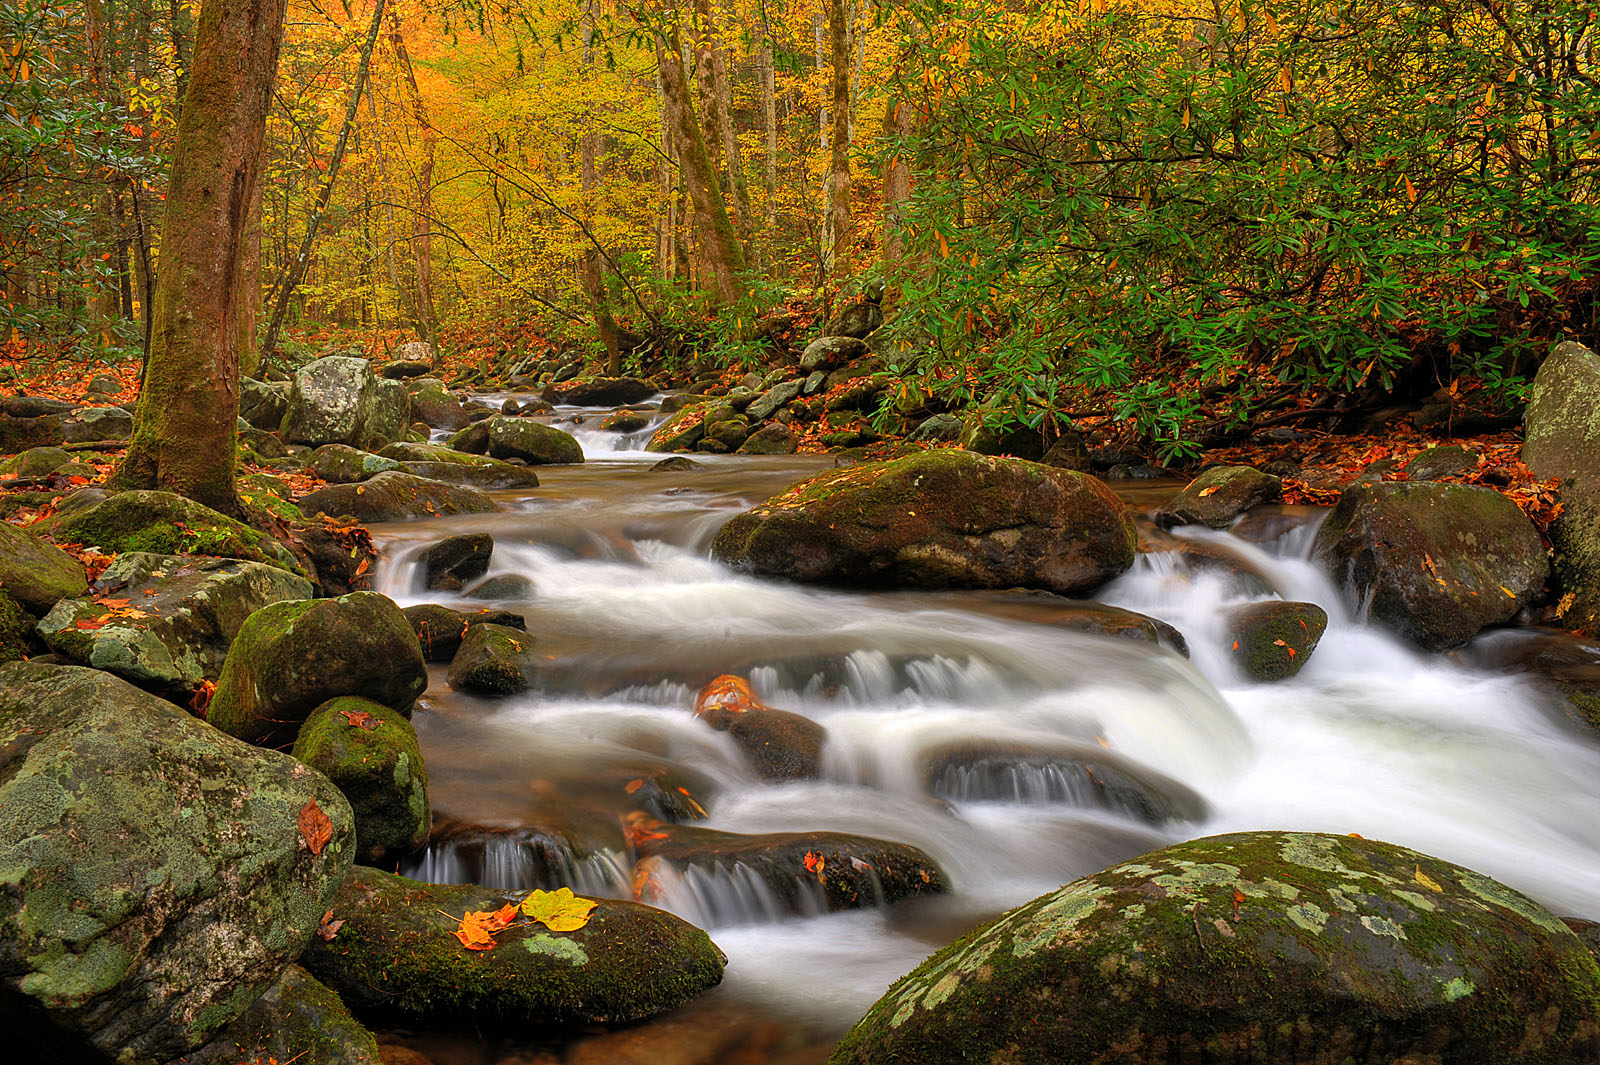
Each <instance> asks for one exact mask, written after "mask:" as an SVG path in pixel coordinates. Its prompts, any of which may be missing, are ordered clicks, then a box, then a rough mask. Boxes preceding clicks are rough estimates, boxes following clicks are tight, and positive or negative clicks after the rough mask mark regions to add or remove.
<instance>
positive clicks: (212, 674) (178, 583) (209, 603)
mask: <svg viewBox="0 0 1600 1065" xmlns="http://www.w3.org/2000/svg"><path fill="white" fill-rule="evenodd" d="M312 591H313V589H312V586H311V582H310V581H308V580H306V579H304V578H303V577H297V576H295V575H294V574H292V573H285V572H284V571H283V570H280V569H276V568H274V567H272V566H266V565H263V564H261V563H259V562H241V561H239V560H237V559H229V558H196V557H192V556H183V555H155V554H149V553H146V552H143V551H131V552H128V553H127V554H123V555H119V556H118V557H117V560H116V561H115V562H113V563H112V564H111V565H110V566H109V567H108V568H107V569H106V571H105V572H104V573H103V574H101V575H100V579H99V580H97V581H96V582H95V584H94V595H93V597H92V598H90V597H88V596H83V597H74V598H67V599H62V600H61V601H60V602H58V603H56V605H55V608H54V609H52V610H51V611H50V613H49V614H47V615H46V616H45V618H44V620H43V621H41V622H39V635H40V636H41V637H42V638H43V639H44V641H45V643H47V644H48V645H49V646H50V650H52V651H54V652H55V653H56V654H58V655H60V656H61V657H62V658H65V659H67V660H69V661H72V662H75V663H77V664H78V665H84V666H93V667H94V668H96V669H103V670H106V671H107V672H109V673H115V674H116V675H117V676H119V677H121V678H122V679H123V680H126V681H128V682H130V683H132V684H137V685H138V686H139V687H141V688H146V689H149V690H150V691H154V692H156V693H157V694H160V695H166V696H184V697H185V698H187V697H188V696H189V695H190V694H192V693H193V692H194V691H195V690H196V689H198V688H199V687H200V686H201V685H202V684H204V683H205V682H206V681H215V680H216V679H217V677H218V676H219V675H220V674H221V672H222V663H223V661H224V660H225V659H226V658H227V655H228V647H229V645H230V644H231V643H232V642H233V638H234V636H235V635H237V634H238V632H239V629H240V627H241V626H243V625H244V622H245V619H246V618H248V617H249V616H250V615H251V614H252V613H254V612H255V611H257V610H259V609H261V608H262V607H264V606H267V605H269V604H271V603H278V602H282V601H284V600H290V599H305V598H308V597H309V596H310V595H311V594H312ZM108 601H109V602H108ZM115 601H122V602H124V603H125V604H126V605H125V606H120V607H119V606H115V605H113V603H114V602H115ZM100 619H106V620H103V621H102V620H100Z"/></svg>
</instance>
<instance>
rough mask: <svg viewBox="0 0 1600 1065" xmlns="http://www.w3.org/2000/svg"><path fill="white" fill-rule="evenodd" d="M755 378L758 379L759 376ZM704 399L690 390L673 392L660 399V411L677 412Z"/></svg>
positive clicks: (666, 412) (663, 412) (665, 412)
mask: <svg viewBox="0 0 1600 1065" xmlns="http://www.w3.org/2000/svg"><path fill="white" fill-rule="evenodd" d="M757 380H758V381H759V378H758V379H757ZM705 401H706V400H705V397H704V396H699V395H695V394H694V393H692V392H674V393H673V394H672V395H670V396H668V397H667V398H665V399H663V400H662V401H661V413H662V414H677V413H678V412H679V411H683V410H687V409H688V408H690V407H695V406H699V405H700V404H701V403H704V402H705Z"/></svg>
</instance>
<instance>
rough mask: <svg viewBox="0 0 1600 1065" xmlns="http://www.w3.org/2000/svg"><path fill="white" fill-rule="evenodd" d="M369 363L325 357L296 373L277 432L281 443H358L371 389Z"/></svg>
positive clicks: (367, 414) (373, 385)
mask: <svg viewBox="0 0 1600 1065" xmlns="http://www.w3.org/2000/svg"><path fill="white" fill-rule="evenodd" d="M376 381H377V378H375V377H374V376H373V374H372V364H371V363H369V362H367V360H366V359H357V358H351V357H350V356H348V355H328V356H326V357H324V358H321V359H317V360H315V361H313V362H308V363H306V365H304V366H302V367H301V368H300V369H299V370H296V371H295V375H294V380H293V381H292V382H291V383H290V386H289V395H288V397H287V403H286V405H285V408H284V413H283V421H282V423H281V424H280V426H279V428H278V436H279V437H281V438H282V440H283V442H284V443H286V444H310V445H311V446H312V447H320V446H321V445H323V444H350V445H352V446H354V445H357V444H360V443H361V435H362V433H363V431H364V430H365V429H366V426H367V421H368V419H369V418H370V417H371V415H372V397H373V395H374V393H375V391H376Z"/></svg>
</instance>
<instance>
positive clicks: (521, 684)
mask: <svg viewBox="0 0 1600 1065" xmlns="http://www.w3.org/2000/svg"><path fill="white" fill-rule="evenodd" d="M536 665H537V657H536V655H535V653H534V650H533V637H531V636H529V635H528V634H527V633H526V632H523V631H521V630H519V629H514V628H511V627H509V626H506V625H494V624H482V625H469V626H468V627H467V631H466V632H464V633H462V635H461V645H460V647H459V648H457V650H456V653H455V657H454V658H452V659H451V660H450V672H449V674H448V675H447V676H446V680H447V681H448V683H449V685H450V687H452V688H455V689H457V690H458V691H467V692H473V693H475V694H478V695H513V694H515V693H517V692H520V691H524V690H525V689H527V688H528V687H530V686H531V685H532V683H533V672H534V667H535V666H536Z"/></svg>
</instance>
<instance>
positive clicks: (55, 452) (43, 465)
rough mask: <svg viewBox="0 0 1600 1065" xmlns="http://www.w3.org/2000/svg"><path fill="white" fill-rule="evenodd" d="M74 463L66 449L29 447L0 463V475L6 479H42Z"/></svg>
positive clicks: (74, 458)
mask: <svg viewBox="0 0 1600 1065" xmlns="http://www.w3.org/2000/svg"><path fill="white" fill-rule="evenodd" d="M74 461H76V457H75V456H74V455H73V454H72V452H70V451H68V450H67V449H66V448H60V447H30V448H29V449H28V450H26V451H24V452H22V453H20V454H17V455H13V456H11V457H10V458H8V459H6V460H5V461H4V462H0V473H4V474H5V475H6V476H8V477H43V476H45V475H46V474H50V473H54V472H55V471H56V470H59V469H60V468H61V467H63V466H65V465H66V464H67V463H69V462H74Z"/></svg>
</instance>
